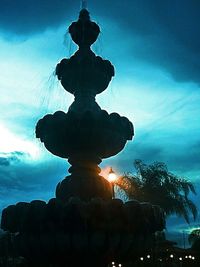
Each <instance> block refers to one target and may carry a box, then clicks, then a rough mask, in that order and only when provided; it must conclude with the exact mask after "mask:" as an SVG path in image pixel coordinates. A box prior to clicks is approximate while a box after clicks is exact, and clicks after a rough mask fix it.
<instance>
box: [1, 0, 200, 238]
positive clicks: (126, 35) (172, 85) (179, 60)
mask: <svg viewBox="0 0 200 267" xmlns="http://www.w3.org/2000/svg"><path fill="white" fill-rule="evenodd" d="M0 3H1V10H0V17H1V20H0V58H1V60H0V94H1V97H0V107H1V115H0V133H1V140H0V209H2V208H4V207H6V206H7V205H9V204H12V203H16V202H17V201H30V200H32V199H35V198H39V199H45V200H47V199H49V198H50V197H53V196H54V188H55V186H56V184H57V183H58V181H59V180H61V179H63V178H64V177H65V176H66V171H67V168H68V165H67V164H66V161H65V160H63V159H59V158H57V157H55V156H53V155H51V154H50V153H48V152H47V151H45V149H44V147H43V145H42V144H40V143H39V141H38V140H36V138H35V133H34V128H35V124H36V123H37V121H38V120H39V119H40V118H41V117H42V116H44V115H45V114H46V113H52V112H55V111H56V110H64V111H67V109H68V106H69V105H70V104H71V103H72V101H73V97H72V96H71V95H70V94H68V93H66V92H65V91H64V90H63V89H62V87H61V86H60V85H59V82H58V81H57V80H56V78H55V77H54V75H53V73H54V69H55V66H56V64H57V63H58V61H59V60H60V59H62V58H63V57H69V56H71V55H72V54H73V52H74V51H75V50H76V47H75V46H74V44H73V43H72V41H71V40H70V38H69V35H68V34H66V29H67V27H68V26H69V24H70V23H71V22H72V21H73V20H76V18H77V16H78V12H79V7H80V2H79V1H78V0H77V1H72V0H68V1H67V0H57V1H55V0H54V1H53V0H48V1H47V0H42V1H41V0H40V1H39V0H34V1H32V0H29V1H25V0H18V1H11V0H0ZM88 6H89V10H90V13H91V16H92V19H93V20H95V21H97V22H98V24H99V25H100V27H101V35H100V37H99V40H98V41H97V42H96V44H95V45H94V47H93V49H94V51H95V52H96V53H97V54H100V55H101V56H102V57H104V58H106V59H109V60H110V61H111V62H112V63H113V64H114V66H115V69H116V76H115V77H114V79H113V81H112V82H111V84H110V86H109V88H108V89H107V90H106V91H105V92H103V93H102V94H101V95H100V96H97V101H98V103H99V104H100V105H101V107H102V108H103V109H106V110H108V111H109V112H114V111H115V112H118V113H119V114H120V115H124V116H127V117H128V118H129V119H130V120H131V121H132V122H133V124H134V126H135V138H134V140H133V142H129V143H128V144H127V145H126V147H125V149H124V151H122V152H121V153H120V154H119V155H118V156H116V157H113V158H110V159H107V160H105V161H104V163H102V167H103V168H104V167H106V166H113V168H114V169H115V170H116V171H117V172H118V173H123V172H124V171H132V172H133V171H134V169H133V161H134V159H138V158H139V159H142V160H144V161H145V162H146V163H151V162H153V161H163V162H165V163H166V164H167V165H168V168H169V170H170V171H172V172H174V173H175V174H178V175H181V176H184V177H188V178H189V179H191V180H192V181H193V182H194V183H195V184H196V185H197V191H199V189H198V188H199V184H200V177H199V169H200V123H199V114H200V105H199V103H200V28H199V26H198V25H199V24H200V16H199V10H200V2H199V1H197V0H191V1H186V0H185V1H184V0H182V1H181V0H174V1H172V0H168V1H159V0H149V1H148V0H146V1H145V0H140V1H139V0H134V1H130V0H123V1H122V0H121V1H119V0H116V1H109V2H108V1H104V0H102V1H97V0H88ZM193 199H194V201H195V203H196V204H197V206H198V205H199V203H200V198H199V196H198V195H197V197H194V198H193ZM199 223H200V221H199V220H197V222H195V223H193V222H191V225H190V226H187V225H185V223H184V221H183V220H181V219H177V218H176V217H172V218H171V219H169V220H168V232H169V236H170V238H172V239H173V238H175V239H180V240H181V232H182V230H183V229H185V230H188V229H190V228H192V227H194V226H195V225H199ZM180 242H181V241H180Z"/></svg>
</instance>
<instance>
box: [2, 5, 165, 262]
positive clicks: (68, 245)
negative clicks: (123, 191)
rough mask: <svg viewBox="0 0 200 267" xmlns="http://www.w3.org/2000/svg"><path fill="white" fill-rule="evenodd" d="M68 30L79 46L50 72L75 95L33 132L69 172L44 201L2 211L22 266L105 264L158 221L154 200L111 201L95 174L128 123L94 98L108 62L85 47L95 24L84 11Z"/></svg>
mask: <svg viewBox="0 0 200 267" xmlns="http://www.w3.org/2000/svg"><path fill="white" fill-rule="evenodd" d="M69 33H70V35H71V37H72V39H73V41H74V42H75V43H76V44H77V45H78V46H79V49H78V51H77V52H76V53H75V54H74V55H73V56H72V57H70V58H69V59H66V58H65V59H63V60H62V61H61V62H60V63H59V64H58V65H57V67H56V75H57V77H58V79H59V80H60V82H61V84H62V86H63V87H64V89H65V90H66V91H68V92H69V93H71V94H73V95H74V96H75V100H74V102H73V103H72V105H71V106H70V107H69V110H68V112H67V113H64V112H62V111H57V112H55V113H54V114H53V115H51V114H48V115H46V116H45V117H44V118H43V119H41V120H39V122H38V123H37V126H36V136H37V138H40V140H41V142H43V143H44V145H45V147H46V148H47V149H48V150H49V151H50V152H51V153H53V154H54V155H57V156H59V157H62V158H67V159H68V161H69V163H70V164H71V167H70V169H69V173H71V174H70V175H69V176H67V177H66V178H65V179H64V180H63V181H61V182H60V183H59V184H58V185H57V188H56V197H55V198H53V199H51V200H49V202H48V203H45V202H44V201H40V200H34V201H32V202H31V203H25V202H20V203H17V204H16V205H11V206H9V207H7V208H6V209H4V210H3V213H2V223H1V227H2V229H3V230H5V231H8V234H7V235H9V236H10V239H9V240H10V241H9V244H7V246H8V247H9V251H11V252H12V253H14V254H15V255H18V256H21V257H23V258H25V259H26V261H27V262H28V264H29V265H28V266H59V267H61V266H62V267H64V266H73V267H75V266H99V267H105V266H107V265H108V264H109V263H110V262H111V261H116V262H122V263H123V262H125V261H127V260H130V259H133V258H134V257H136V256H137V255H138V253H139V251H141V250H143V249H144V248H145V247H146V246H148V244H149V243H148V240H149V239H151V237H152V234H153V233H154V232H155V231H157V230H162V229H163V228H164V225H165V220H164V217H163V213H162V211H161V210H160V208H159V207H157V206H152V205H150V204H148V203H139V202H137V201H128V202H126V203H123V202H122V200H119V199H112V190H111V187H110V184H109V182H108V181H107V180H106V179H105V178H104V177H102V176H100V175H99V173H100V168H99V167H98V164H99V163H100V162H101V160H102V159H104V158H109V157H111V156H114V155H116V154H118V153H119V152H120V151H121V150H122V149H123V148H124V146H125V144H126V142H127V140H131V139H132V137H133V135H134V132H133V125H132V123H131V122H130V121H129V120H128V119H127V118H125V117H121V116H120V115H119V114H117V113H111V114H108V113H107V112H106V111H105V110H102V109H101V108H100V106H99V105H98V104H97V103H96V101H95V96H96V95H97V94H99V93H101V92H103V91H104V90H105V89H106V88H107V87H108V84H109V82H110V81H111V79H112V77H113V76H114V67H113V66H112V64H111V63H110V62H109V61H108V60H103V59H102V58H101V57H99V56H96V55H95V54H94V53H93V52H92V50H91V49H90V46H91V45H92V44H93V43H94V42H95V41H96V39H97V37H98V35H99V33H100V29H99V26H98V25H97V24H96V23H94V22H92V21H91V20H90V16H89V12H88V11H87V10H86V9H82V10H81V12H80V15H79V19H78V21H77V22H73V23H72V24H71V25H70V27H69ZM4 245H5V244H4ZM11 252H10V253H11ZM12 253H11V254H12Z"/></svg>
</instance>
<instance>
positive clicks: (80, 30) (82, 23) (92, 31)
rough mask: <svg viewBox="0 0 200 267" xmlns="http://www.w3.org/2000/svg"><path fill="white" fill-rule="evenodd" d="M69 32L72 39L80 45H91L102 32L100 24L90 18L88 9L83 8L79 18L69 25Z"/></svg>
mask: <svg viewBox="0 0 200 267" xmlns="http://www.w3.org/2000/svg"><path fill="white" fill-rule="evenodd" d="M69 33H70V34H71V37H72V40H73V41H74V42H75V43H76V44H77V45H79V46H80V48H81V47H82V46H91V45H92V44H93V43H94V42H95V41H96V40H97V37H98V35H99V33H100V28H99V26H98V25H97V24H96V23H95V22H92V21H91V20H90V15H89V12H88V10H87V9H82V10H81V11H80V14H79V20H78V21H77V22H73V23H72V24H71V25H70V26H69Z"/></svg>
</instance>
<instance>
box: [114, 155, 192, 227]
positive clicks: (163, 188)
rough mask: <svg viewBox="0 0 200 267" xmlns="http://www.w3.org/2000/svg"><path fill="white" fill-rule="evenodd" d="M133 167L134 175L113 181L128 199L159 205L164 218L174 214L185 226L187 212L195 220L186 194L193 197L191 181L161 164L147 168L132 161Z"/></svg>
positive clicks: (141, 163) (127, 175)
mask: <svg viewBox="0 0 200 267" xmlns="http://www.w3.org/2000/svg"><path fill="white" fill-rule="evenodd" d="M134 167H135V169H136V174H131V173H126V174H125V175H123V176H121V177H119V179H118V180H117V182H116V185H117V186H119V187H120V189H122V190H123V191H124V192H125V195H126V196H127V197H128V198H129V199H136V200H138V201H142V202H150V203H151V204H154V205H159V206H160V207H161V208H162V209H163V210H164V212H165V214H166V215H167V216H168V215H171V214H174V213H175V214H177V215H178V216H180V217H183V218H184V219H185V221H186V222H187V223H189V222H190V219H189V215H190V213H192V215H193V218H194V220H195V219H196V217H197V207H196V205H195V204H194V203H193V202H192V201H191V200H190V199H189V193H193V194H196V190H195V187H194V185H193V184H192V182H191V181H189V180H187V179H185V178H182V177H178V176H176V175H175V174H173V173H171V172H169V171H168V168H167V166H166V164H165V163H163V162H154V163H153V164H151V165H146V164H144V163H143V162H142V161H141V160H135V161H134Z"/></svg>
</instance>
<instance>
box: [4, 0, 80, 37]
mask: <svg viewBox="0 0 200 267" xmlns="http://www.w3.org/2000/svg"><path fill="white" fill-rule="evenodd" d="M73 2H74V1H72V0H56V1H54V0H42V1H40V0H29V1H26V0H17V1H13V0H1V8H0V17H1V20H0V28H1V29H2V30H4V31H8V32H9V33H14V34H16V35H26V34H28V35H29V34H33V33H37V32H42V31H44V30H45V29H47V28H49V27H56V26H59V24H60V23H62V22H64V20H65V19H66V18H69V13H70V12H71V11H72V10H73V9H74V8H77V6H78V5H74V4H72V3H73ZM77 4H78V3H77Z"/></svg>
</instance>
